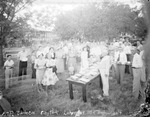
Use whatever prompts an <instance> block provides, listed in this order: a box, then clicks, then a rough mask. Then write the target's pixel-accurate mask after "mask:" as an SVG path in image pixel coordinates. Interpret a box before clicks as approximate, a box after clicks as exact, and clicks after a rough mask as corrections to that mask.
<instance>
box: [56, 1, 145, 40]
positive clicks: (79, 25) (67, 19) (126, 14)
mask: <svg viewBox="0 0 150 117" xmlns="http://www.w3.org/2000/svg"><path fill="white" fill-rule="evenodd" d="M141 12H142V10H141V9H139V10H137V9H136V10H135V9H131V8H130V6H129V5H124V4H117V3H115V2H110V1H107V2H106V1H104V2H103V4H99V3H93V4H86V5H84V7H83V6H81V7H78V9H74V10H73V11H70V12H68V13H66V14H61V15H59V17H58V18H57V22H56V25H55V31H56V33H57V34H59V35H61V37H62V39H70V38H74V37H79V38H80V37H84V38H86V39H88V40H93V39H94V40H99V39H100V38H104V39H105V38H112V37H116V36H117V35H118V34H120V33H121V32H128V33H131V34H135V35H137V36H140V37H141V36H143V35H145V34H144V33H145V32H146V30H147V27H146V24H145V21H144V18H143V17H139V14H140V13H141ZM64 29H65V30H64Z"/></svg>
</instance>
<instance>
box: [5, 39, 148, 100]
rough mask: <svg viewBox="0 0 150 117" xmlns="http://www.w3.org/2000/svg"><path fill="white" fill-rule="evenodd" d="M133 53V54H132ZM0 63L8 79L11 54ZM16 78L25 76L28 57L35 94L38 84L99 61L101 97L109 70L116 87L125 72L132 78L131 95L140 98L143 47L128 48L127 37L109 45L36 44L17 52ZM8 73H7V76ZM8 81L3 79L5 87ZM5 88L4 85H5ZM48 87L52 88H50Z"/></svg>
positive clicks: (52, 81) (49, 83)
mask: <svg viewBox="0 0 150 117" xmlns="http://www.w3.org/2000/svg"><path fill="white" fill-rule="evenodd" d="M133 50H134V51H133ZM7 57H8V58H7V61H6V62H5V64H4V67H5V68H6V70H5V74H6V75H5V77H6V79H9V76H8V74H11V72H12V68H13V66H14V62H13V61H12V60H11V55H8V56H7ZM18 58H19V61H20V62H19V76H22V75H26V74H27V65H28V60H29V58H30V59H31V63H32V78H36V84H37V89H38V91H41V90H42V89H43V88H42V85H43V86H46V87H45V90H46V91H47V88H48V86H54V85H55V83H56V82H57V81H59V78H58V76H59V74H61V73H64V72H69V73H70V75H74V74H75V73H77V72H82V71H84V70H86V69H88V67H89V64H90V62H91V61H93V59H94V60H97V61H100V65H99V71H100V74H101V78H102V83H103V93H104V96H109V76H110V74H109V73H110V69H112V70H113V77H114V78H116V79H117V83H118V84H122V83H123V80H124V75H125V73H129V74H131V75H133V94H134V96H135V98H138V97H139V96H140V95H141V90H142V88H141V81H142V82H145V81H146V75H145V64H144V50H143V45H142V44H141V43H140V42H139V41H138V42H137V46H135V47H134V46H132V44H131V43H130V42H129V39H128V38H126V39H125V38H122V37H120V38H119V39H114V40H113V41H112V42H109V43H107V42H106V41H102V42H80V41H78V40H75V41H72V40H71V41H64V42H63V41H62V42H60V43H56V44H53V45H48V44H47V45H40V46H38V48H35V47H34V48H33V49H32V52H31V53H30V54H29V53H27V52H26V49H25V48H22V51H21V52H19V53H18ZM8 72H9V73H8ZM7 82H8V80H6V84H8V83H7ZM6 88H8V86H6ZM51 88H52V87H51Z"/></svg>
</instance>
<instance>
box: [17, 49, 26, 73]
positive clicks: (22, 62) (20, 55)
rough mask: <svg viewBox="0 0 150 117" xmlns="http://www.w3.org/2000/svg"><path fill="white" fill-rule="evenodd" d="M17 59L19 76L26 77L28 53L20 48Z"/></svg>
mask: <svg viewBox="0 0 150 117" xmlns="http://www.w3.org/2000/svg"><path fill="white" fill-rule="evenodd" d="M18 58H19V61H20V62H19V76H22V75H27V61H28V53H27V51H26V49H25V47H23V48H22V51H20V52H19V53H18Z"/></svg>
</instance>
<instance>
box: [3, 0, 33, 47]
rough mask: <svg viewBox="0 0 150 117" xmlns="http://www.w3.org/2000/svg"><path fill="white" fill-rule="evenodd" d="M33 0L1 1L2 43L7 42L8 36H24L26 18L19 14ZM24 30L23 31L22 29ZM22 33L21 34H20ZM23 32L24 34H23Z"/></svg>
mask: <svg viewBox="0 0 150 117" xmlns="http://www.w3.org/2000/svg"><path fill="white" fill-rule="evenodd" d="M31 2H32V0H1V1H0V40H1V41H0V44H1V45H4V44H6V43H7V40H6V38H7V37H12V36H13V37H14V38H19V37H20V36H21V37H22V36H23V31H24V30H23V27H27V26H25V25H26V24H27V23H26V21H25V20H26V18H21V17H18V16H17V13H19V12H20V11H21V10H22V9H24V8H25V6H26V5H28V4H30V3H31ZM22 30H23V31H22ZM19 33H20V34H19ZM21 33H22V34H21Z"/></svg>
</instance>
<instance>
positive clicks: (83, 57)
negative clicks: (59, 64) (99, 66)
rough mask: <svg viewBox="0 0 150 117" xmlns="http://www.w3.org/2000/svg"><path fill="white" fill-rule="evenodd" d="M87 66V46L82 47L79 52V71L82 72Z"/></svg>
mask: <svg viewBox="0 0 150 117" xmlns="http://www.w3.org/2000/svg"><path fill="white" fill-rule="evenodd" d="M88 68H89V60H88V51H87V47H84V48H83V51H82V52H81V69H80V72H83V71H84V70H86V69H88Z"/></svg>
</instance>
